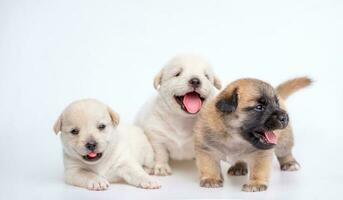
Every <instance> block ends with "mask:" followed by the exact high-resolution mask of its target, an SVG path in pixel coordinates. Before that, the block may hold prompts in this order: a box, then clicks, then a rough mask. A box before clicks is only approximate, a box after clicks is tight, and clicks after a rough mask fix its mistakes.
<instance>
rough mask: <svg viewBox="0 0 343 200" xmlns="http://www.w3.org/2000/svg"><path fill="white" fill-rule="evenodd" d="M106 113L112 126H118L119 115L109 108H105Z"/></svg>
mask: <svg viewBox="0 0 343 200" xmlns="http://www.w3.org/2000/svg"><path fill="white" fill-rule="evenodd" d="M107 110H108V113H109V114H110V117H111V120H112V123H113V125H114V126H118V124H119V119H120V118H119V115H118V113H116V112H114V111H113V110H112V109H111V108H110V107H107Z"/></svg>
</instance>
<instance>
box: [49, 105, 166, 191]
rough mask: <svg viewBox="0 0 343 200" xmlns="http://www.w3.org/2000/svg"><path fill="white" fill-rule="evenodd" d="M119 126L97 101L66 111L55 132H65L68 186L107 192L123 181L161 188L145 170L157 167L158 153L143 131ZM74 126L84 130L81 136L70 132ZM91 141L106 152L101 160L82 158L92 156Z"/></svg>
mask: <svg viewBox="0 0 343 200" xmlns="http://www.w3.org/2000/svg"><path fill="white" fill-rule="evenodd" d="M99 122H101V123H103V124H106V125H107V126H106V129H104V130H102V131H100V130H98V128H97V124H98V123H99ZM118 123H119V116H118V115H117V114H116V113H114V112H113V111H112V110H111V109H110V108H108V107H107V106H105V105H104V104H102V103H100V102H98V101H96V100H81V101H77V102H74V103H72V104H71V105H70V106H68V107H67V108H66V109H65V111H64V112H63V113H62V114H61V116H60V118H59V119H58V120H57V122H56V124H55V127H54V130H55V132H56V133H58V132H60V131H61V141H62V144H63V155H64V166H65V181H66V183H68V184H71V185H75V186H79V187H84V188H88V189H90V190H105V189H107V188H108V187H109V183H113V182H118V181H120V180H122V179H123V180H124V181H126V182H127V183H129V184H131V185H134V186H137V187H142V188H149V189H155V188H159V187H160V185H159V184H158V183H156V182H154V181H153V180H152V179H151V178H150V176H149V175H148V174H147V173H146V171H144V169H147V170H148V171H149V169H151V168H152V167H153V165H154V162H153V159H154V154H153V150H152V147H151V145H150V143H149V141H148V140H147V138H146V136H145V135H144V133H143V131H142V130H141V129H140V128H138V127H134V126H125V125H122V124H121V123H120V124H119V125H118V126H117V124H118ZM73 127H78V129H79V130H80V132H79V134H78V135H72V134H71V133H70V130H71V129H72V128H73ZM89 140H93V141H96V142H97V143H98V147H97V149H96V150H95V151H96V152H97V153H101V152H102V153H103V155H102V157H101V158H100V159H99V160H97V161H92V162H89V161H86V160H84V159H83V158H82V156H84V155H87V153H89V150H87V148H85V144H86V143H87V142H88V141H89Z"/></svg>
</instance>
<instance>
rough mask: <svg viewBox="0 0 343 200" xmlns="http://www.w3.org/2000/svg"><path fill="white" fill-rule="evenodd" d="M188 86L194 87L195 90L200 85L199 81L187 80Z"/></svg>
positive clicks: (194, 79) (195, 79)
mask: <svg viewBox="0 0 343 200" xmlns="http://www.w3.org/2000/svg"><path fill="white" fill-rule="evenodd" d="M189 84H190V85H191V86H192V87H194V88H197V87H199V86H200V85H201V81H200V79H198V78H192V79H191V80H189Z"/></svg>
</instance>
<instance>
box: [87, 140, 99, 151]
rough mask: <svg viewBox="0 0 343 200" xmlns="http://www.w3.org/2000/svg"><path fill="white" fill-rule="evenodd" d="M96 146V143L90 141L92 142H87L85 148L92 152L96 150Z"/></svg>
mask: <svg viewBox="0 0 343 200" xmlns="http://www.w3.org/2000/svg"><path fill="white" fill-rule="evenodd" d="M96 145H97V143H96V142H94V141H92V142H88V143H87V144H86V145H85V146H86V148H87V149H88V150H90V151H94V150H95V149H96Z"/></svg>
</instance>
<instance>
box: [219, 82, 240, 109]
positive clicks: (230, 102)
mask: <svg viewBox="0 0 343 200" xmlns="http://www.w3.org/2000/svg"><path fill="white" fill-rule="evenodd" d="M237 90H238V89H237V88H235V89H234V91H233V92H232V94H231V96H230V97H227V98H223V99H221V100H219V101H218V102H217V103H216V107H217V109H218V110H219V111H220V112H222V113H232V112H234V111H235V110H236V108H237V106H238V91H237Z"/></svg>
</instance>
